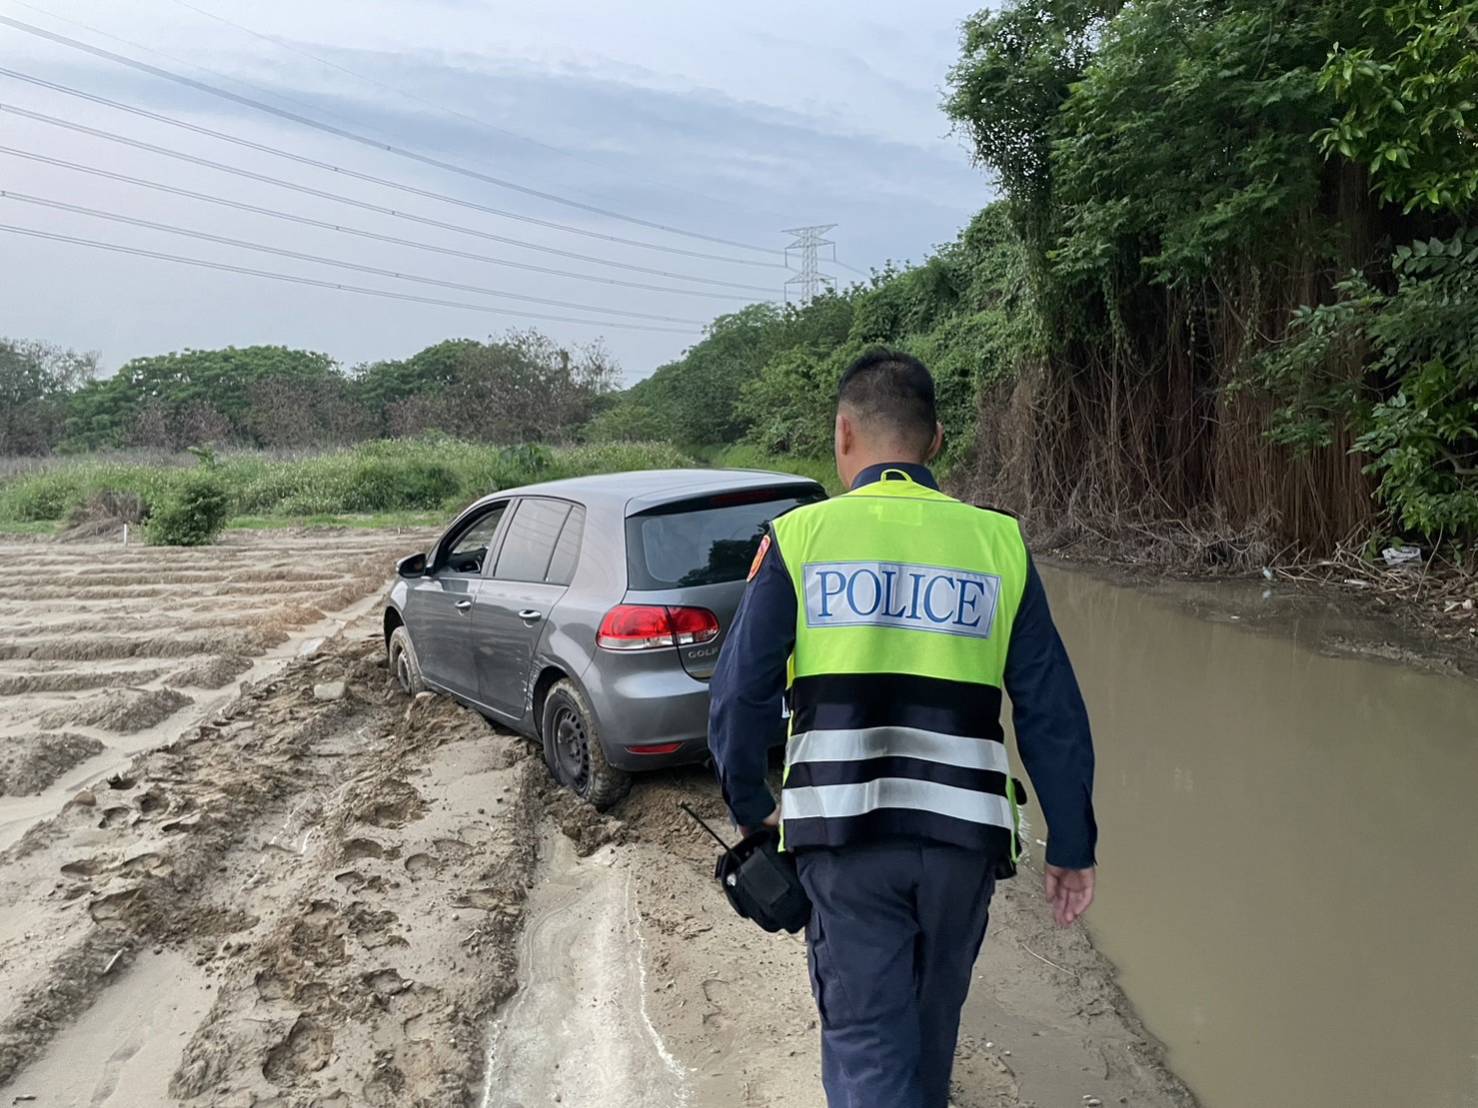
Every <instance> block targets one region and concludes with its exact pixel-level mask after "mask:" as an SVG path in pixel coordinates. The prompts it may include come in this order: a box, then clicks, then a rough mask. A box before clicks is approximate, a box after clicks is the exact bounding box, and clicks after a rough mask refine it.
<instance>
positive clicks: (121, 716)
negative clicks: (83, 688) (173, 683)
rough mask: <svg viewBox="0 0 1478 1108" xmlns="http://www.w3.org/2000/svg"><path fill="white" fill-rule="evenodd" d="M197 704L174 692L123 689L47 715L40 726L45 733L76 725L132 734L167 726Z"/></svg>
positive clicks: (42, 718)
mask: <svg viewBox="0 0 1478 1108" xmlns="http://www.w3.org/2000/svg"><path fill="white" fill-rule="evenodd" d="M193 703H194V701H193V700H191V699H190V698H189V697H188V696H186V695H185V694H184V693H182V692H177V691H175V690H174V689H142V690H140V689H119V690H117V691H115V692H110V693H105V694H103V695H102V696H97V697H93V698H92V699H90V700H84V701H82V702H81V703H80V704H69V705H67V706H66V707H65V708H53V709H52V710H51V711H49V712H43V713H42V714H41V717H40V719H39V720H38V723H39V724H40V726H41V728H42V730H45V731H54V730H56V729H57V728H59V727H68V726H74V727H98V728H101V729H102V730H104V731H118V732H120V733H122V734H130V733H132V732H134V731H142V730H143V729H144V728H146V727H153V726H154V725H155V724H156V723H163V722H164V721H165V720H166V719H168V718H169V717H170V716H172V715H174V714H175V713H176V712H178V711H179V710H180V709H181V708H184V707H186V706H188V705H190V704H193Z"/></svg>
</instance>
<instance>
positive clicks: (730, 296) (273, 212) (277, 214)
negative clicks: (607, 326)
mask: <svg viewBox="0 0 1478 1108" xmlns="http://www.w3.org/2000/svg"><path fill="white" fill-rule="evenodd" d="M0 154H9V155H10V156H11V157H13V158H24V159H26V160H27V161H32V162H41V163H43V164H45V165H51V166H56V167H58V168H60V169H68V170H72V171H74V172H77V173H86V174H89V175H91V176H93V177H103V178H106V179H107V180H110V181H121V182H123V183H124V184H128V185H136V186H138V187H139V188H146V189H152V190H154V191H155V192H164V193H168V194H170V195H171V196H183V197H185V198H187V199H190V200H200V201H203V202H204V203H207V204H218V205H221V206H223V207H227V208H234V209H236V210H237V211H243V212H252V213H253V214H255V215H265V216H270V217H271V218H273V219H282V220H287V221H289V222H291V223H297V224H300V225H302V226H306V227H318V228H320V229H322V230H325V231H337V232H339V233H340V234H345V235H355V236H357V237H359V238H365V239H373V240H374V241H376V242H385V243H389V244H391V245H393V246H408V247H411V248H413V249H416V250H427V251H430V252H431V253H434V254H445V255H448V256H449V257H454V258H467V259H469V260H471V261H475V262H485V263H487V264H488V265H501V266H509V267H511V268H513V269H522V270H527V271H529V272H532V273H545V274H548V275H550V276H553V277H568V278H570V279H572V280H576V281H592V282H595V283H597V284H602V285H618V286H620V287H622V288H632V289H645V290H647V291H649V292H661V293H676V294H678V295H680V296H706V297H711V298H716V299H720V300H751V299H752V298H751V297H745V296H739V295H737V294H735V293H731V292H708V291H707V290H705V289H679V288H673V287H672V286H671V285H649V284H647V283H645V282H643V281H623V280H621V279H620V278H618V277H598V276H595V275H594V274H589V273H575V272H572V271H571V270H567V269H552V268H550V267H548V266H542V265H531V264H529V263H527V262H515V261H511V260H509V259H507V258H494V257H491V256H490V255H487V254H474V253H471V252H469V251H466V250H454V249H452V248H451V247H447V246H437V245H435V244H433V243H429V242H417V241H416V240H414V239H403V238H398V237H396V236H395V235H382V234H379V233H377V232H375V231H366V230H364V229H362V228H358V227H345V226H344V225H343V224H339V223H328V222H326V221H324V220H320V219H309V218H308V217H307V216H302V215H297V214H295V213H293V212H284V211H279V210H278V209H276V208H264V207H260V206H258V205H256V204H246V203H243V202H241V201H239V200H228V199H227V198H225V197H224V196H215V195H212V194H210V193H205V192H195V191H193V190H191V189H184V188H179V187H178V186H175V185H166V184H164V183H163V182H160V181H147V180H144V179H143V178H141V177H130V176H128V175H127V174H123V173H114V172H113V171H112V170H108V169H101V168H99V167H97V166H90V165H82V164H80V163H78V162H69V161H65V160H64V159H62V158H52V157H48V156H47V155H45V154H37V153H34V152H32V151H29V150H17V149H15V148H14V147H11V146H0Z"/></svg>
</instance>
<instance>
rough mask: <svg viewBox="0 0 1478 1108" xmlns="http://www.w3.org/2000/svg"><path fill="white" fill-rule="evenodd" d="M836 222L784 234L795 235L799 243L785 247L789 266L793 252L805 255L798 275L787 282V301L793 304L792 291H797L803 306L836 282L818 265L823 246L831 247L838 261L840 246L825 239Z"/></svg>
mask: <svg viewBox="0 0 1478 1108" xmlns="http://www.w3.org/2000/svg"><path fill="white" fill-rule="evenodd" d="M835 226H836V224H835V223H819V224H817V225H816V226H814V227H791V228H789V229H788V230H786V231H785V232H784V233H785V234H787V235H794V236H795V241H794V242H793V243H791V244H790V245H789V246H787V247H786V248H785V264H786V265H789V264H790V252H791V251H792V250H799V251H800V254H801V267H800V269H798V270H796V273H795V276H794V277H791V278H790V279H789V280H788V281H786V282H785V302H786V303H787V304H789V303H790V290H791V289H792V288H794V289H795V290H796V292H797V295H798V296H799V297H800V302H801V303H802V304H805V303H808V302H810V301H812V300H814V299H816V295H817V294H818V293H819V292H820V291H821V289H822V286H825V287H827V288H830V287H831V286H832V284H833V282H832V279H831V278H830V277H828V276H827V275H826V274H824V273H822V272H821V270H820V268H819V267H818V266H817V264H816V262H817V252H818V251H819V250H820V249H821V247H823V246H829V247H831V260H832V261H836V256H837V244H836V243H834V242H833V241H832V240H831V239H826V238H822V237H821V236H822V235H824V234H826V232H827V231H830V230H831V229H832V228H833V227H835Z"/></svg>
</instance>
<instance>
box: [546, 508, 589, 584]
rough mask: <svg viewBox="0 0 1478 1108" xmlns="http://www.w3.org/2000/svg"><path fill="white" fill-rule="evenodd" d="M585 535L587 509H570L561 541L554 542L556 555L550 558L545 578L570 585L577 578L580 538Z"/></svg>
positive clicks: (554, 582) (561, 534) (560, 534)
mask: <svg viewBox="0 0 1478 1108" xmlns="http://www.w3.org/2000/svg"><path fill="white" fill-rule="evenodd" d="M584 536H585V509H584V508H580V507H574V508H571V509H570V514H569V517H568V518H567V519H566V520H565V525H564V529H563V530H562V531H560V533H559V541H558V542H556V543H555V544H554V556H553V557H552V558H550V559H549V572H548V573H546V574H545V575H544V579H545V580H546V581H548V582H549V583H550V584H551V585H568V584H569V583H570V582H571V581H572V580H574V578H575V566H576V564H578V563H579V561H580V540H581V539H582V538H584Z"/></svg>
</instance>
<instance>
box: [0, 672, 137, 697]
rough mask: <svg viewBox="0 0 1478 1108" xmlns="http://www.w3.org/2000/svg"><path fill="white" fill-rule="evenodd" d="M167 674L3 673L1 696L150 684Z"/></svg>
mask: <svg viewBox="0 0 1478 1108" xmlns="http://www.w3.org/2000/svg"><path fill="white" fill-rule="evenodd" d="M163 673H164V670H162V669H116V670H53V671H50V672H47V673H4V674H0V696H24V695H26V694H27V693H45V692H80V691H82V690H84V689H111V688H117V687H119V686H121V685H147V684H148V683H149V682H150V681H153V680H155V679H157V678H158V677H160V676H161V675H162V674H163Z"/></svg>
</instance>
